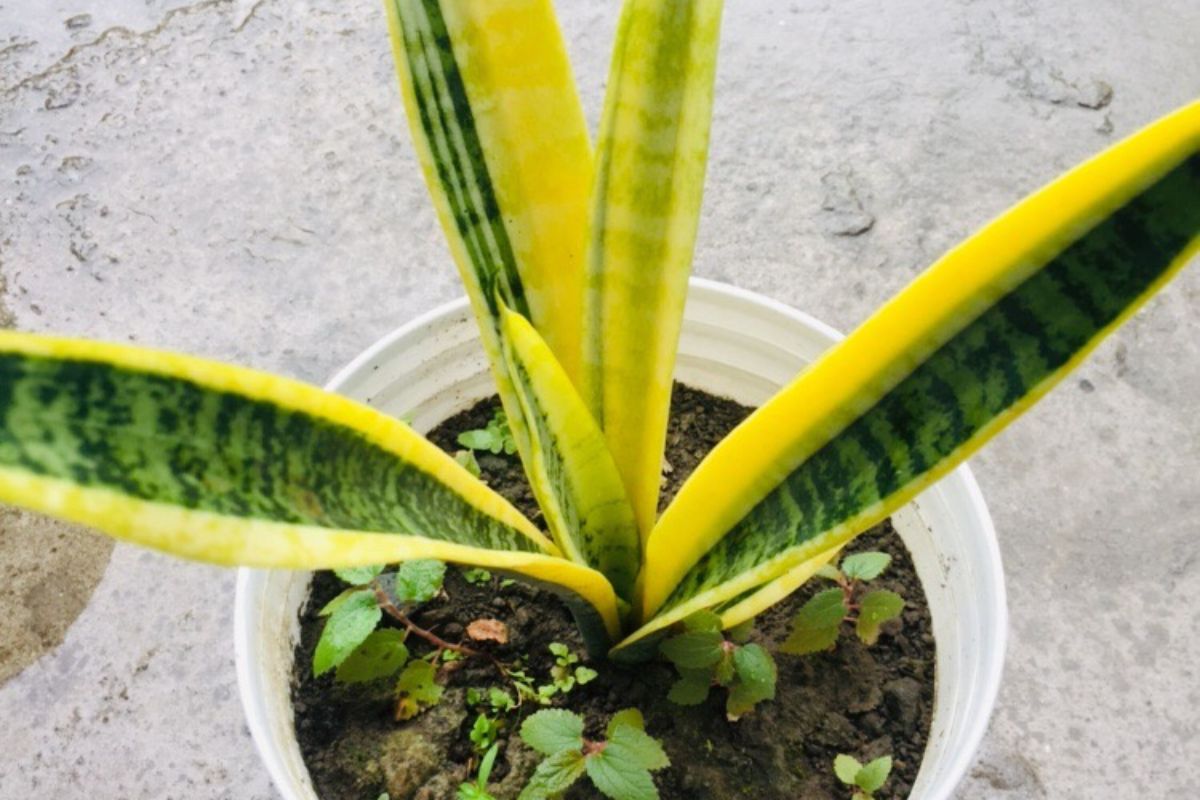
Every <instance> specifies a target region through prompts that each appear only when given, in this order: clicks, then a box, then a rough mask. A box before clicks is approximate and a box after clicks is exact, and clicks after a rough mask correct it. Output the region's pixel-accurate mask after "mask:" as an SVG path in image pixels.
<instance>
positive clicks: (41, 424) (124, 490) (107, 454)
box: [0, 352, 539, 552]
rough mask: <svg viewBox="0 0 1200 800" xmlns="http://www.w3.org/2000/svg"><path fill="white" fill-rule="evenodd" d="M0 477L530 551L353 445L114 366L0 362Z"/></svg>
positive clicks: (392, 460)
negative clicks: (17, 474) (13, 473)
mask: <svg viewBox="0 0 1200 800" xmlns="http://www.w3.org/2000/svg"><path fill="white" fill-rule="evenodd" d="M0 422H2V424H0V466H2V467H11V468H17V469H20V470H23V471H26V472H29V473H32V474H34V475H38V476H42V477H48V478H57V479H62V480H66V481H69V482H71V483H73V484H75V485H78V486H82V487H88V488H102V489H109V490H113V491H115V492H118V493H121V494H123V495H127V496H130V497H133V498H137V499H141V500H146V501H153V502H157V503H164V504H170V505H175V506H180V507H183V508H187V509H191V510H199V511H207V512H212V513H216V514H222V515H228V516H233V517H243V518H251V519H261V520H269V521H272V522H284V523H292V524H298V525H315V526H320V527H325V528H333V529H341V530H358V531H368V532H380V533H406V534H412V535H418V536H422V537H425V538H431V539H439V540H443V541H448V542H457V543H461V544H467V545H471V546H475V547H485V548H488V549H494V550H521V551H527V552H539V548H538V547H537V545H536V543H535V542H534V541H532V540H531V539H529V538H528V537H527V536H525V535H523V534H522V533H520V532H518V531H516V530H514V529H513V528H511V527H509V526H508V525H506V524H504V523H503V522H502V521H500V520H497V519H495V518H493V517H491V516H489V515H488V514H486V513H484V512H483V511H481V510H480V509H477V508H475V507H474V506H471V505H470V504H468V503H465V502H464V501H463V499H462V497H461V496H459V495H458V494H456V493H455V492H454V491H453V490H452V489H451V488H449V487H448V486H446V485H445V484H443V483H442V482H440V481H439V480H437V479H436V478H434V477H433V476H432V475H430V474H428V473H427V472H425V471H423V470H421V469H419V468H417V467H416V466H415V465H413V464H411V463H409V462H407V461H405V460H404V459H402V458H400V457H398V456H397V455H396V454H395V453H392V452H389V451H388V450H385V449H383V448H382V447H380V446H379V445H377V444H375V443H373V442H370V441H368V440H367V439H366V438H365V437H364V436H363V435H362V434H361V433H360V432H358V431H356V430H354V429H352V428H349V427H345V426H343V425H340V424H337V423H335V422H332V421H330V420H326V419H321V418H319V417H315V416H312V415H309V414H307V413H304V412H302V411H298V410H295V409H289V408H286V407H283V406H280V405H277V404H275V403H272V402H268V401H266V400H261V399H256V398H253V397H248V396H244V395H239V394H235V393H232V392H229V391H222V390H218V389H213V388H210V387H206V386H203V385H200V384H198V383H195V382H192V381H188V380H184V379H181V378H177V377H172V376H167V375H160V374H153V373H149V372H141V371H137V370H134V369H128V368H122V367H120V366H117V365H113V364H110V363H103V362H96V361H87V360H75V359H55V358H48V357H38V356H33V355H29V354H25V353H21V352H3V353H0Z"/></svg>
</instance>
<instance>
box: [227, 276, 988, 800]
mask: <svg viewBox="0 0 1200 800" xmlns="http://www.w3.org/2000/svg"><path fill="white" fill-rule="evenodd" d="M839 338H840V335H839V334H838V333H837V332H836V331H834V330H833V329H831V328H829V327H828V326H826V325H825V324H823V323H821V322H818V321H817V320H815V319H813V318H812V317H809V316H807V315H805V314H802V313H800V312H798V311H795V310H794V309H791V308H789V307H787V306H784V305H782V304H780V303H776V302H774V301H771V300H768V299H766V298H764V297H761V296H759V295H755V294H753V293H751V292H746V291H742V290H740V289H736V288H733V287H729V286H726V285H724V284H719V283H715V282H712V281H705V280H700V279H692V281H691V286H690V290H689V294H688V303H687V308H686V311H685V315H684V325H683V333H682V336H681V340H680V346H679V358H678V363H677V367H676V378H677V379H678V380H681V381H683V382H685V383H688V384H690V385H692V386H696V387H698V388H700V389H704V390H705V391H708V392H711V393H713V394H717V395H723V396H726V397H731V398H733V399H735V400H737V401H738V402H740V403H744V404H747V405H760V404H762V403H763V402H764V401H765V400H766V399H767V398H769V397H770V396H771V395H772V394H774V392H775V391H776V390H777V389H778V388H779V387H780V386H782V385H783V384H784V383H786V382H787V381H789V380H790V379H791V378H792V377H793V376H794V375H795V374H796V373H797V372H799V371H800V370H801V369H802V368H803V367H804V366H805V365H806V364H808V363H809V362H811V361H812V360H814V359H815V358H816V357H817V356H819V355H820V354H821V352H822V351H824V350H825V349H826V348H827V347H828V346H829V345H830V344H832V343H833V342H835V341H836V340H837V339H839ZM329 388H330V389H333V390H336V391H339V392H341V393H342V394H345V395H348V396H350V397H353V398H355V399H358V400H362V401H365V402H367V403H369V404H370V405H372V406H374V407H376V408H378V409H380V410H382V411H385V412H387V413H389V414H394V415H407V416H409V417H410V418H411V419H412V420H413V426H414V427H415V428H416V429H417V430H420V431H428V430H430V429H431V428H433V427H434V426H435V425H437V424H438V423H439V422H441V421H442V420H443V419H445V418H446V417H449V416H450V415H452V414H454V413H456V412H458V411H461V410H463V409H466V408H468V407H470V406H471V405H473V404H474V403H475V402H477V401H478V400H481V399H483V398H484V397H487V396H489V395H491V394H493V393H494V389H493V386H492V381H491V376H490V374H489V372H488V366H487V362H486V360H485V357H484V355H483V351H482V349H481V347H480V345H479V341H478V338H477V334H476V328H475V322H474V320H473V319H472V318H471V316H470V311H469V309H468V307H467V302H466V300H465V299H463V300H459V301H456V302H453V303H449V304H447V305H445V306H442V307H440V308H438V309H436V310H434V311H432V312H431V313H429V314H426V315H425V316H423V317H421V318H419V319H417V320H415V321H413V322H412V323H410V324H408V325H405V326H404V327H402V328H400V329H399V330H397V331H396V332H395V333H393V334H391V335H389V336H387V337H385V338H384V339H383V340H381V341H379V342H378V343H376V344H375V345H374V346H373V347H371V348H370V349H368V350H367V351H366V352H364V353H363V354H362V355H360V356H359V357H358V358H356V359H355V360H354V361H353V362H351V363H350V364H349V365H348V366H347V367H346V368H345V369H343V370H342V371H341V372H340V373H338V375H337V376H336V377H334V379H333V380H332V381H330V383H329ZM893 521H894V523H895V526H896V529H897V531H899V533H900V535H901V537H902V538H903V539H904V542H905V544H906V545H907V546H908V549H909V551H910V552H911V553H912V556H913V561H914V562H915V564H916V569H917V573H918V575H919V576H920V578H921V582H922V584H923V585H924V588H925V592H926V595H927V597H928V599H929V607H930V612H931V614H932V617H933V632H934V636H935V638H936V640H937V667H936V670H937V686H936V696H935V707H934V717H933V730H932V732H931V736H930V740H929V745H928V747H927V749H926V752H925V759H924V761H923V763H922V766H921V770H920V773H919V775H918V777H917V782H916V784H915V786H914V788H913V793H912V795H911V797H912V798H913V799H914V800H917V799H919V800H943V799H944V798H949V797H950V796H951V795H952V793H953V791H954V787H955V786H956V785H957V784H958V783H959V781H960V780H961V779H962V777H963V775H964V774H965V773H966V770H967V769H968V767H969V766H970V765H971V762H972V760H973V759H974V756H975V751H976V749H977V748H978V745H979V742H980V740H981V739H982V737H983V733H984V730H985V729H986V727H987V723H988V718H989V717H990V715H991V712H992V707H993V704H994V702H995V698H996V692H997V690H998V689H999V684H1000V675H1001V669H1002V665H1003V660H1004V647H1005V639H1006V632H1007V610H1006V603H1005V595H1004V576H1003V571H1002V569H1001V564H1000V554H999V550H998V548H997V545H996V539H995V531H994V529H993V527H992V521H991V517H990V516H989V515H988V512H987V507H986V505H985V504H984V501H983V497H982V495H981V494H980V492H979V487H978V486H977V485H976V483H975V480H974V478H973V477H972V476H971V473H970V470H969V469H968V468H967V467H965V466H964V467H960V468H959V469H957V470H955V471H954V472H953V473H951V474H950V475H948V476H947V477H945V478H944V479H942V480H941V481H940V482H939V483H938V484H937V485H936V486H934V487H932V488H931V489H929V490H927V491H926V492H925V493H924V494H922V495H921V496H920V497H919V498H918V499H917V501H916V502H914V503H913V504H911V505H909V506H908V507H906V508H904V509H903V510H901V511H900V512H899V513H897V514H896V515H895V516H894V517H893ZM309 578H310V573H306V572H286V571H280V570H248V569H244V570H241V571H240V573H239V576H238V587H237V600H236V603H237V607H236V613H235V640H236V649H237V667H238V683H239V686H240V690H241V696H242V704H243V706H244V708H245V711H246V720H247V724H248V725H249V728H250V731H251V733H252V734H253V736H254V741H255V744H256V745H257V747H258V750H259V752H260V754H261V755H262V758H263V761H264V763H265V764H266V766H267V769H268V771H269V772H270V774H271V778H272V779H273V780H274V782H275V785H276V786H277V787H278V789H279V791H280V793H281V795H282V796H283V797H284V798H285V800H317V795H316V794H315V792H314V791H313V788H312V784H311V783H310V781H309V778H308V771H307V769H306V768H305V766H304V762H303V760H302V758H301V756H300V750H299V747H298V745H297V743H296V738H295V733H294V730H293V725H292V719H293V715H292V706H291V698H290V687H291V669H292V652H293V648H294V646H295V642H296V640H297V638H298V636H299V621H298V613H299V609H300V607H301V605H302V603H303V602H304V600H305V598H306V597H307V594H308V584H309Z"/></svg>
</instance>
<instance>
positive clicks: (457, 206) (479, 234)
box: [389, 0, 530, 326]
mask: <svg viewBox="0 0 1200 800" xmlns="http://www.w3.org/2000/svg"><path fill="white" fill-rule="evenodd" d="M389 2H391V3H392V5H393V7H394V10H395V14H396V16H397V18H398V19H399V21H400V26H399V27H400V31H401V33H402V36H403V42H404V55H405V57H406V58H407V61H408V70H409V72H410V74H411V75H412V85H413V95H414V97H415V100H416V104H417V108H418V110H419V113H420V122H421V127H422V129H423V130H424V132H425V136H426V137H427V139H428V142H429V148H430V150H431V152H432V155H433V161H434V165H435V167H436V169H437V174H438V179H439V181H440V182H441V184H442V188H443V190H444V193H445V197H446V199H447V201H448V202H449V204H450V210H451V212H452V213H453V215H454V224H455V226H456V227H457V228H458V232H459V235H460V236H461V237H462V239H463V242H464V243H465V244H466V248H467V253H468V255H469V258H470V261H471V265H472V266H473V267H474V270H475V280H476V281H477V283H478V286H479V296H480V297H482V298H483V301H484V302H485V303H486V304H487V306H488V309H489V310H490V311H491V316H492V320H491V322H492V325H493V326H494V325H495V324H496V319H497V315H498V313H499V312H498V308H497V304H496V301H497V298H499V299H500V300H503V302H504V304H505V305H506V306H508V307H509V308H510V309H513V310H515V311H518V312H519V313H521V314H522V315H523V316H525V317H527V318H528V317H529V315H530V314H529V308H528V305H527V303H526V299H525V291H524V288H523V284H522V282H521V278H520V275H519V273H518V272H517V263H516V257H515V256H514V254H513V248H512V243H511V242H510V241H509V237H508V231H507V230H506V228H505V225H504V219H503V217H502V216H501V214H500V206H499V203H498V202H497V200H496V194H495V191H494V189H493V188H492V182H491V179H490V178H489V176H488V167H487V162H486V161H485V159H484V154H483V145H482V143H481V142H480V138H479V134H478V132H477V131H476V129H475V122H474V117H473V116H472V114H471V107H470V103H469V100H468V98H467V90H466V87H465V85H464V83H463V79H462V75H461V74H460V72H459V69H458V63H457V61H456V59H455V56H454V45H453V43H452V42H451V39H450V34H449V32H448V31H447V29H446V21H445V19H444V17H443V15H442V9H441V4H440V3H439V2H438V0H389ZM465 277H466V276H464V278H465Z"/></svg>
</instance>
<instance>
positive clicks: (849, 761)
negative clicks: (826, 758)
mask: <svg viewBox="0 0 1200 800" xmlns="http://www.w3.org/2000/svg"><path fill="white" fill-rule="evenodd" d="M862 768H863V765H862V762H861V761H859V760H858V759H857V758H855V757H854V756H848V755H846V754H845V753H842V754H840V755H838V757H837V758H835V759H834V760H833V774H834V775H837V778H838V780H839V781H841V782H842V783H844V784H846V785H847V786H857V785H858V783H857V780H858V773H859V772H860V771H861V770H862Z"/></svg>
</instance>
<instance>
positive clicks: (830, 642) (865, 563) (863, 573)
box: [779, 552, 904, 655]
mask: <svg viewBox="0 0 1200 800" xmlns="http://www.w3.org/2000/svg"><path fill="white" fill-rule="evenodd" d="M891 563H892V557H891V556H889V555H888V554H886V553H875V552H869V553H855V554H854V555H850V556H846V557H845V558H844V559H842V566H841V569H838V568H837V567H835V566H833V565H826V566H825V567H822V568H821V571H820V572H818V573H817V574H818V575H820V576H821V577H823V578H828V579H829V580H831V581H833V582H835V583H836V584H837V588H835V589H826V590H825V591H823V592H818V593H817V594H815V595H813V597H812V599H810V600H809V601H808V602H807V603H805V604H804V605H803V606H802V607H801V608H800V610H799V611H798V612H796V616H795V617H794V618H793V619H792V633H791V635H790V636H788V638H787V641H785V642H784V643H783V644H782V645H781V646H780V648H779V649H780V650H781V651H783V652H784V653H791V654H793V655H805V654H807V653H816V652H818V651H820V650H829V649H831V648H833V646H834V645H835V644H837V639H838V635H839V634H840V633H841V630H842V623H844V622H848V623H853V624H854V632H855V633H856V634H857V635H858V638H859V639H861V640H862V642H863V644H866V645H868V646H870V645H873V644H875V642H877V641H878V640H879V629H880V626H882V625H883V623H885V622H887V621H888V620H892V619H895V618H896V617H899V616H900V612H901V611H903V610H904V598H903V597H901V596H900V595H898V594H896V593H895V592H891V591H888V590H887V589H875V590H871V591H866V590H865V589H866V587H865V584H866V583H868V582H870V581H873V580H875V579H876V578H878V577H879V576H880V575H882V574H883V571H884V570H885V569H887V568H888V565H889V564H891Z"/></svg>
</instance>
